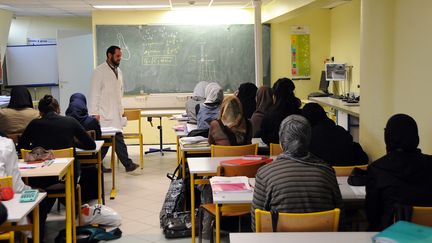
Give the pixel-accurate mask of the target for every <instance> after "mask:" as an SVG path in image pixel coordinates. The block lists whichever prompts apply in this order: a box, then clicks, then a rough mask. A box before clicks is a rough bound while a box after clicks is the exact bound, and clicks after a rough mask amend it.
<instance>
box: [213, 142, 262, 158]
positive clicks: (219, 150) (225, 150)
mask: <svg viewBox="0 0 432 243" xmlns="http://www.w3.org/2000/svg"><path fill="white" fill-rule="evenodd" d="M257 153H258V144H256V143H253V144H248V145H238V146H224V145H212V146H211V157H223V156H242V155H256V154H257Z"/></svg>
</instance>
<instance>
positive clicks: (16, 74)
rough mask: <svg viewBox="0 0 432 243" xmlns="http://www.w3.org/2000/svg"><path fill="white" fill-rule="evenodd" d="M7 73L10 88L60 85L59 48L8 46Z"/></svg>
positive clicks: (51, 46)
mask: <svg viewBox="0 0 432 243" xmlns="http://www.w3.org/2000/svg"><path fill="white" fill-rule="evenodd" d="M6 73H7V83H8V85H9V86H14V85H53V84H58V77H59V74H58V64H57V46H56V45H39V46H8V47H7V50H6Z"/></svg>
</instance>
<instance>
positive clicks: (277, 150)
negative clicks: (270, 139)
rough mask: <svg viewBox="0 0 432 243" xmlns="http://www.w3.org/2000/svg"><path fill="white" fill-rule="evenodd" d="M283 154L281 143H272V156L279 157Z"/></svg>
mask: <svg viewBox="0 0 432 243" xmlns="http://www.w3.org/2000/svg"><path fill="white" fill-rule="evenodd" d="M281 153H282V147H281V145H280V144H279V143H270V156H277V155H279V154H281Z"/></svg>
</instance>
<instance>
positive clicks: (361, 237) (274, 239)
mask: <svg viewBox="0 0 432 243" xmlns="http://www.w3.org/2000/svg"><path fill="white" fill-rule="evenodd" d="M376 234H377V232H278V233H230V235H229V237H230V242H231V243H262V242H271V243H286V242H297V243H303V242H304V243H306V242H307V243H311V242H320V243H346V242H349V243H370V242H372V237H373V236H374V235H376Z"/></svg>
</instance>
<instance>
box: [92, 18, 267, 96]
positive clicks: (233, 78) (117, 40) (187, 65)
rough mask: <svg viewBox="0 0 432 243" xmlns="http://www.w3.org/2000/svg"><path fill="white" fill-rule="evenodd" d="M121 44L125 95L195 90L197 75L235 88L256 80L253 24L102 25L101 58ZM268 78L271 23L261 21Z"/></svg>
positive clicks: (98, 32)
mask: <svg viewBox="0 0 432 243" xmlns="http://www.w3.org/2000/svg"><path fill="white" fill-rule="evenodd" d="M111 45H117V46H119V47H120V48H122V52H123V56H122V61H121V63H120V68H121V70H122V72H123V80H124V90H125V94H126V95H134V94H139V93H140V92H145V93H178V92H191V91H192V90H193V88H194V87H195V84H196V83H197V82H199V81H202V80H205V81H212V82H218V83H220V84H221V86H222V87H223V88H224V90H225V91H235V90H236V89H237V88H238V86H239V85H240V84H241V83H243V82H254V81H255V58H254V56H255V54H254V29H253V25H205V26H202V25H98V26H96V47H97V50H96V54H97V62H98V64H100V63H102V62H104V61H105V59H106V55H105V52H106V49H107V48H108V47H109V46H111ZM263 73H264V83H265V84H269V83H270V26H268V25H263Z"/></svg>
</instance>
